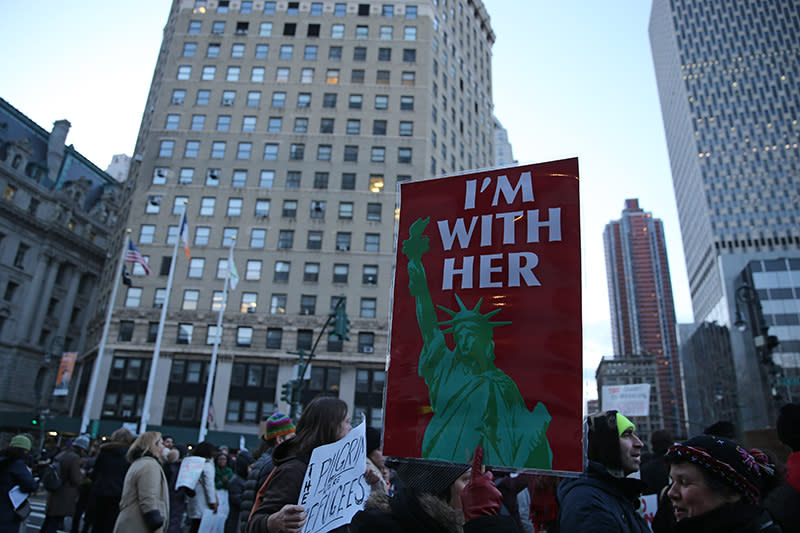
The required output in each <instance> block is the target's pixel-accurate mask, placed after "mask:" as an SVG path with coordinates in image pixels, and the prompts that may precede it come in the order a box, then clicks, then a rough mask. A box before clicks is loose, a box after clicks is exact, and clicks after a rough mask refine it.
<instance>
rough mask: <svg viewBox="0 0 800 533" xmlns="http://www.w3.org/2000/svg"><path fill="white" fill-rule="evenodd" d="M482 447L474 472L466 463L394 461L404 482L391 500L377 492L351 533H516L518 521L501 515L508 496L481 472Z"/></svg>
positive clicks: (479, 450) (353, 524)
mask: <svg viewBox="0 0 800 533" xmlns="http://www.w3.org/2000/svg"><path fill="white" fill-rule="evenodd" d="M482 460H483V448H481V447H478V450H476V452H475V457H474V460H473V468H472V469H470V468H469V467H468V466H467V465H465V464H457V463H434V462H426V463H422V462H418V461H404V462H396V463H393V464H394V465H395V469H396V472H397V476H398V478H399V479H400V484H399V485H398V487H397V489H396V490H395V491H394V494H392V496H389V495H388V494H386V493H385V492H373V493H371V494H370V497H369V499H368V500H367V503H366V507H365V509H364V510H363V511H360V512H358V513H356V515H355V516H354V517H353V520H352V522H351V523H350V532H351V533H369V532H373V531H380V532H382V533H401V532H415V531H417V532H425V533H460V532H461V531H464V532H465V533H466V532H469V533H473V532H475V533H477V532H496V533H503V532H515V531H518V530H517V527H516V524H515V522H514V519H513V518H512V517H511V516H508V515H500V514H498V512H499V510H500V508H501V506H502V501H503V496H502V494H501V493H500V491H499V490H498V489H497V487H495V485H494V482H493V476H492V473H491V472H487V473H482V472H481V463H482Z"/></svg>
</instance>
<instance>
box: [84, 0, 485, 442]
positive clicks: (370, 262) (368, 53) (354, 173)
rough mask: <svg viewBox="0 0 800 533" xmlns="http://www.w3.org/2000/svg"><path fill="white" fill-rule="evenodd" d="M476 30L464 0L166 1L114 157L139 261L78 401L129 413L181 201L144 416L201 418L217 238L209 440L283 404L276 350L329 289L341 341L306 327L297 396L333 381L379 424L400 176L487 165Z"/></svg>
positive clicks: (135, 408)
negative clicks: (136, 112)
mask: <svg viewBox="0 0 800 533" xmlns="http://www.w3.org/2000/svg"><path fill="white" fill-rule="evenodd" d="M493 42H494V34H493V33H492V30H491V27H490V21H489V16H488V14H487V13H486V10H485V9H484V7H483V5H482V3H481V2H480V1H472V0H469V1H468V0H435V1H422V0H420V1H413V2H411V1H404V0H395V1H387V2H363V3H359V2H332V1H323V2H307V1H302V2H286V1H278V2H272V1H263V0H254V1H239V0H231V1H224V0H219V1H200V0H174V1H173V3H172V8H171V10H170V13H169V18H168V20H167V23H166V26H165V29H164V40H163V44H162V47H161V51H160V54H159V57H158V62H157V64H156V68H155V74H154V76H153V83H152V87H151V91H150V95H149V98H148V102H147V106H146V109H145V113H144V116H143V120H142V125H141V130H140V133H139V137H138V141H137V146H136V149H135V153H134V156H133V160H132V164H131V168H130V174H129V183H133V184H134V187H135V191H134V193H133V195H132V199H131V204H130V206H129V207H130V212H129V216H128V219H127V221H128V223H127V226H128V227H130V228H131V229H132V234H131V235H132V237H133V240H134V242H135V243H136V245H137V246H138V248H139V250H140V251H141V253H142V254H143V255H144V256H146V257H147V258H148V260H149V264H150V266H151V267H152V270H153V272H152V275H150V276H145V275H143V274H144V272H143V270H142V269H141V268H139V267H137V268H136V269H134V270H133V284H132V286H131V287H124V286H121V287H120V288H119V292H118V294H117V299H116V306H115V309H114V311H113V314H112V321H111V328H110V334H109V338H108V343H107V346H106V351H105V355H104V357H103V364H102V365H101V370H100V373H99V380H98V388H97V393H96V394H95V399H94V402H93V405H92V409H91V418H92V419H102V420H103V421H113V422H114V423H115V424H118V423H119V422H120V421H137V420H138V419H139V417H140V416H141V409H142V404H143V400H144V396H145V391H146V386H147V379H148V368H149V364H150V361H151V358H152V355H153V349H154V341H155V340H156V332H157V328H158V321H159V314H160V307H161V305H162V304H163V302H164V300H165V293H166V290H165V289H166V285H167V274H168V272H169V268H170V257H171V255H172V252H173V249H174V243H175V242H176V240H177V239H178V238H179V235H178V233H179V224H180V221H181V214H182V213H183V209H184V205H185V206H186V210H187V211H186V212H187V220H188V224H189V229H190V235H191V259H190V260H187V258H186V256H185V255H184V254H183V252H180V253H179V254H178V256H177V261H176V264H175V275H174V282H173V285H172V289H171V294H170V295H169V304H168V309H167V315H166V316H167V319H166V323H165V327H164V335H163V340H162V345H161V350H160V358H159V361H158V368H157V373H156V380H155V382H154V383H153V395H152V409H151V414H150V424H151V426H154V427H161V428H162V430H163V431H169V432H172V433H175V434H182V433H181V431H183V430H182V429H181V428H183V429H184V430H185V431H186V433H185V434H186V435H187V436H188V435H191V434H194V433H196V430H197V427H198V426H199V424H200V419H201V416H205V415H203V413H201V411H202V405H203V396H204V390H205V383H206V379H207V375H208V366H209V361H210V356H211V353H212V348H213V340H214V336H215V333H216V327H215V324H216V322H217V316H218V311H219V309H220V307H221V305H222V291H223V285H224V277H225V273H226V269H227V257H228V250H229V246H230V243H231V242H232V240H233V239H234V238H235V248H234V256H235V263H236V267H237V270H238V272H239V275H240V277H241V279H240V281H239V283H238V285H237V287H236V288H235V290H233V291H232V292H230V294H229V297H228V305H227V308H226V310H225V312H224V320H223V326H222V330H223V331H222V341H221V344H220V348H219V361H218V365H217V369H216V377H215V380H214V393H213V398H212V399H213V401H212V413H211V418H212V419H211V421H210V422H209V430H210V438H211V439H212V440H213V439H216V440H217V442H218V443H220V442H224V441H225V440H226V439H228V438H232V436H234V435H235V436H236V438H237V439H238V435H239V434H254V433H255V432H256V428H257V423H258V421H259V420H261V419H262V417H265V416H268V415H269V414H271V413H272V412H273V411H275V410H276V409H277V410H282V411H284V412H285V411H286V410H287V409H288V406H287V405H285V404H284V403H283V402H281V401H280V389H281V384H282V383H285V382H286V381H288V380H289V379H291V378H293V377H295V375H294V372H295V370H294V366H293V365H295V364H296V362H297V356H296V355H293V354H291V353H290V352H293V351H297V350H298V349H303V350H305V351H306V352H308V351H309V349H310V348H311V346H312V345H313V343H314V342H315V341H316V339H317V337H318V336H319V335H320V333H321V331H322V326H323V325H324V323H325V321H326V320H327V318H328V315H329V312H330V310H331V308H332V306H333V305H335V303H336V301H337V299H338V298H339V297H340V296H341V295H344V296H345V297H346V311H347V314H348V315H349V317H350V320H351V325H350V326H351V329H350V340H349V341H347V340H346V341H344V342H340V341H336V340H332V339H330V338H329V337H328V335H327V333H323V335H322V337H321V341H320V343H319V345H318V346H317V349H316V356H315V358H314V361H313V364H312V369H311V372H310V376H309V377H310V379H309V380H308V381H306V382H305V383H306V387H305V389H306V390H305V392H304V395H303V398H304V400H305V401H308V400H309V399H310V398H312V397H313V396H315V395H317V394H320V393H324V394H334V395H338V396H339V397H341V398H342V399H344V400H345V401H347V403H348V404H349V405H350V406H351V408H352V409H353V412H354V414H355V413H360V412H364V413H365V414H366V416H367V418H368V421H369V423H370V424H372V425H374V426H381V425H382V421H383V413H382V396H383V385H384V382H385V363H386V359H387V353H388V343H389V339H388V331H389V320H390V309H391V289H392V280H393V268H394V267H393V265H394V255H395V235H394V228H395V218H396V212H397V209H398V207H399V205H398V202H399V197H398V193H397V191H398V183H400V182H402V181H404V180H416V179H422V178H427V177H431V176H434V175H441V174H447V173H455V172H460V171H465V170H469V169H473V168H481V167H488V166H491V165H492V164H493V159H494V152H493V147H492V144H493V132H494V122H493V114H492V111H493V104H492V90H491V47H492V43H493ZM118 242H119V243H120V244H121V242H122V237H121V236H120V237H119V240H118ZM415 332H416V329H415V327H412V328H410V329H409V334H412V335H413V334H416V333H415ZM95 356H96V348H95V349H94V350H89V351H87V352H86V353H84V354H83V362H84V367H86V366H88V365H87V363H90V362H91V361H92V360H93V359H94V357H95ZM215 432H222V433H215ZM187 438H188V437H187ZM237 442H238V440H237Z"/></svg>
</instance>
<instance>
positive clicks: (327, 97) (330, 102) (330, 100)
mask: <svg viewBox="0 0 800 533" xmlns="http://www.w3.org/2000/svg"><path fill="white" fill-rule="evenodd" d="M322 107H324V108H327V109H336V93H325V94H324V95H322Z"/></svg>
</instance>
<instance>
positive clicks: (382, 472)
mask: <svg viewBox="0 0 800 533" xmlns="http://www.w3.org/2000/svg"><path fill="white" fill-rule="evenodd" d="M366 440H367V471H366V473H365V474H364V475H365V477H366V479H367V483H369V486H370V488H371V489H372V490H379V491H383V492H388V490H389V470H388V469H387V468H386V464H385V463H384V460H383V453H381V432H380V430H378V429H376V428H373V427H368V428H367V429H366Z"/></svg>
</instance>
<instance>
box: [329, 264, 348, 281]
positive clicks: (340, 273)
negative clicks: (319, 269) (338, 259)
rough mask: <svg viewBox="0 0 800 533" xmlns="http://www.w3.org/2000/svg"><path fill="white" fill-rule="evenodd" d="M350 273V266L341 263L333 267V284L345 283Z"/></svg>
mask: <svg viewBox="0 0 800 533" xmlns="http://www.w3.org/2000/svg"><path fill="white" fill-rule="evenodd" d="M349 273H350V266H349V265H345V264H342V263H337V264H335V265H333V282H334V283H347V276H348V275H349Z"/></svg>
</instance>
